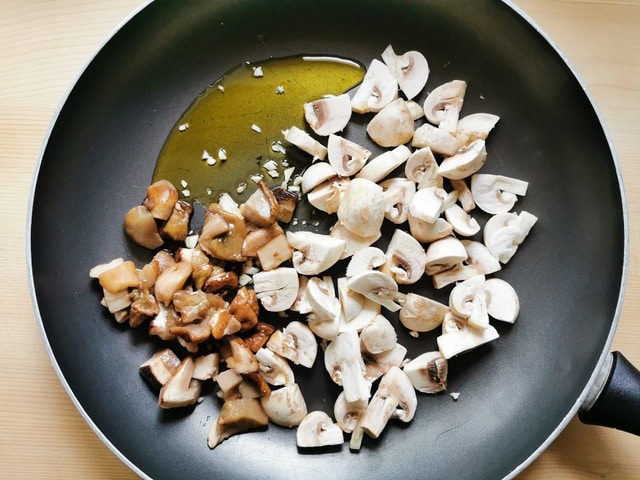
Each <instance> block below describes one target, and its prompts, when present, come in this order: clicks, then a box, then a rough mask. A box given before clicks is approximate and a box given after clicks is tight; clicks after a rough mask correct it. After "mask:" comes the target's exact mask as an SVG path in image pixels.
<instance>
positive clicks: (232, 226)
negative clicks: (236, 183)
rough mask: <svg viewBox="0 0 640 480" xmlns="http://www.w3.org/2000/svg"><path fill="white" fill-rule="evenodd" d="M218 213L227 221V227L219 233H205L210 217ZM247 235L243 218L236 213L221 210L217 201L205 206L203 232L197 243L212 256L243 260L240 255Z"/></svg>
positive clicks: (236, 260) (222, 258)
mask: <svg viewBox="0 0 640 480" xmlns="http://www.w3.org/2000/svg"><path fill="white" fill-rule="evenodd" d="M215 214H218V215H219V216H220V217H222V219H223V220H224V221H225V222H226V223H227V225H228V226H229V229H228V230H227V231H226V232H224V233H222V234H221V235H217V236H211V235H205V234H204V233H205V231H206V226H207V223H208V222H209V221H211V219H212V218H217V217H215ZM246 235H247V227H246V225H245V223H244V219H243V218H242V217H240V216H238V215H235V214H233V213H230V212H227V211H226V210H223V209H222V207H220V205H219V204H217V203H212V204H211V205H209V207H208V208H207V213H206V215H205V222H204V227H203V233H202V234H201V235H200V239H199V241H198V244H199V245H200V248H202V250H204V251H205V252H206V253H207V254H209V255H211V256H212V257H213V258H217V259H220V260H229V261H232V262H241V261H244V260H245V257H244V256H243V255H242V244H243V242H244V238H245V236H246Z"/></svg>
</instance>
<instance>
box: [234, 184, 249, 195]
mask: <svg viewBox="0 0 640 480" xmlns="http://www.w3.org/2000/svg"><path fill="white" fill-rule="evenodd" d="M246 189H247V184H246V183H244V182H243V183H241V184H239V185H238V187H237V188H236V192H238V193H242V192H244V191H245V190H246Z"/></svg>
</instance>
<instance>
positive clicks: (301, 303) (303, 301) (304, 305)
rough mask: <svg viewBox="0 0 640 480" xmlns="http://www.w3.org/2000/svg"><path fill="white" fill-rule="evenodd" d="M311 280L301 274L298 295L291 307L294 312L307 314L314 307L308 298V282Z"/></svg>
mask: <svg viewBox="0 0 640 480" xmlns="http://www.w3.org/2000/svg"><path fill="white" fill-rule="evenodd" d="M308 282H309V277H306V276H304V275H301V276H299V277H298V295H296V299H295V301H294V302H293V305H291V306H290V307H289V309H290V310H293V311H294V312H298V313H301V314H303V315H304V314H307V313H309V312H311V310H312V308H311V305H310V304H309V300H308V299H307V283H308Z"/></svg>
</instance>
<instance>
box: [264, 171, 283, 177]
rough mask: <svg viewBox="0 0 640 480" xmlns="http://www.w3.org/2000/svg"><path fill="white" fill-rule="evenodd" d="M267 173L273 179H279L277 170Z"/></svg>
mask: <svg viewBox="0 0 640 480" xmlns="http://www.w3.org/2000/svg"><path fill="white" fill-rule="evenodd" d="M267 173H268V174H269V176H270V177H271V178H278V177H279V176H280V174H279V173H278V171H277V170H269V171H268V172H267Z"/></svg>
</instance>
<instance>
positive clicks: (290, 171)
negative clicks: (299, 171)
mask: <svg viewBox="0 0 640 480" xmlns="http://www.w3.org/2000/svg"><path fill="white" fill-rule="evenodd" d="M295 171H296V167H289V168H287V169H286V170H285V171H284V183H285V184H287V183H289V180H291V175H293V172H295Z"/></svg>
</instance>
